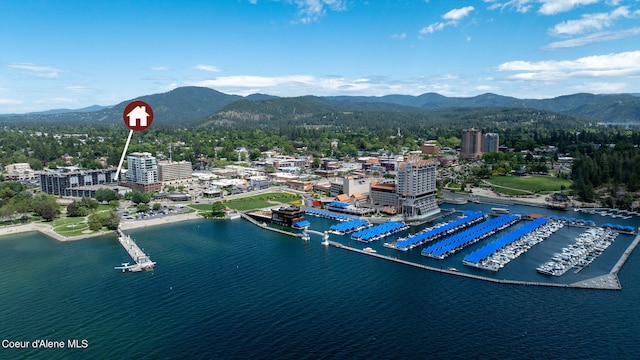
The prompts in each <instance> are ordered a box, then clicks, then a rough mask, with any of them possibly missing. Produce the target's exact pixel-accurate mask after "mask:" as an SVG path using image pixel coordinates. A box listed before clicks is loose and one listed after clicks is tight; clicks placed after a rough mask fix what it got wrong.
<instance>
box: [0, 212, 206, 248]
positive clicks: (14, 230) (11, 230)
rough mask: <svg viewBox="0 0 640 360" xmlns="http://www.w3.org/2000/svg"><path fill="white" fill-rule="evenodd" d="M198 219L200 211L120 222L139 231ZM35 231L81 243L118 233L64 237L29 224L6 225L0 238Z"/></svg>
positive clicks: (48, 228) (43, 226)
mask: <svg viewBox="0 0 640 360" xmlns="http://www.w3.org/2000/svg"><path fill="white" fill-rule="evenodd" d="M197 219H202V217H201V216H200V215H199V212H198V211H195V212H190V213H187V214H178V215H171V216H165V217H162V218H157V219H149V220H136V221H127V222H120V229H122V230H132V229H139V228H145V227H150V226H157V225H163V224H171V223H176V222H181V221H188V220H197ZM34 231H37V232H39V233H41V234H42V235H45V236H47V237H49V238H52V239H54V240H57V241H59V242H69V241H79V240H85V239H90V238H94V237H100V236H104V235H110V234H115V233H116V232H115V231H114V230H108V231H100V232H96V233H91V234H85V235H78V236H63V235H60V234H58V233H57V232H55V231H54V230H53V227H52V226H51V225H50V224H46V223H28V224H22V225H6V226H3V227H0V237H2V236H5V235H18V234H24V233H29V232H34Z"/></svg>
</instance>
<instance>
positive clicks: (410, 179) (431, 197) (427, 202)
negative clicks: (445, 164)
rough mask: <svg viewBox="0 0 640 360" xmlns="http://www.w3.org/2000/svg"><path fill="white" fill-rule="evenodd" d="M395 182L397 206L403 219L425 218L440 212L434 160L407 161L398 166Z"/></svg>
mask: <svg viewBox="0 0 640 360" xmlns="http://www.w3.org/2000/svg"><path fill="white" fill-rule="evenodd" d="M396 182H397V185H396V192H397V194H398V206H399V209H400V210H401V211H400V212H401V213H402V214H403V215H404V217H405V218H407V219H415V218H425V217H428V216H430V215H433V214H437V213H439V212H440V208H439V207H438V202H437V200H436V163H435V161H434V160H409V161H407V162H405V163H402V164H400V167H399V168H398V175H397V178H396Z"/></svg>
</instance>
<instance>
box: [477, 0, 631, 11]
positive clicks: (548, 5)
mask: <svg viewBox="0 0 640 360" xmlns="http://www.w3.org/2000/svg"><path fill="white" fill-rule="evenodd" d="M600 1H601V0H509V1H499V0H484V2H485V3H487V4H490V5H489V10H495V9H500V10H504V9H507V8H513V9H515V10H516V11H517V12H519V13H523V14H525V13H528V12H529V11H530V10H531V9H532V8H534V6H537V4H541V5H540V8H539V9H538V12H539V13H540V14H543V15H555V14H559V13H563V12H567V11H570V10H572V9H573V8H576V7H579V6H585V5H591V4H596V3H599V2H600ZM608 3H609V4H610V5H612V6H616V5H617V4H618V3H619V1H617V0H611V1H608Z"/></svg>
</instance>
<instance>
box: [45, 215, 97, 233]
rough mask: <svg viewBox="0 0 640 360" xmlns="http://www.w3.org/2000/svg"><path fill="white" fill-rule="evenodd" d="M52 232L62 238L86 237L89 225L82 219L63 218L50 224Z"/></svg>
mask: <svg viewBox="0 0 640 360" xmlns="http://www.w3.org/2000/svg"><path fill="white" fill-rule="evenodd" d="M51 225H52V227H53V231H55V232H56V233H58V234H60V235H62V236H67V237H71V236H80V235H86V234H87V231H88V230H89V225H88V224H87V222H86V218H84V217H64V218H60V219H56V220H54V221H53V222H52V224H51Z"/></svg>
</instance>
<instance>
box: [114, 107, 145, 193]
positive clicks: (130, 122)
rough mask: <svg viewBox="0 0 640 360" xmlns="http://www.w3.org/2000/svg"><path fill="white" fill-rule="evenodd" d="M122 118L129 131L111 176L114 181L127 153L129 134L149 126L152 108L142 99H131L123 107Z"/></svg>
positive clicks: (118, 174)
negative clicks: (113, 173) (116, 167)
mask: <svg viewBox="0 0 640 360" xmlns="http://www.w3.org/2000/svg"><path fill="white" fill-rule="evenodd" d="M122 120H124V124H125V125H126V126H127V127H128V128H129V129H130V130H131V131H129V136H128V137H127V142H126V143H125V144H124V150H122V156H121V157H120V163H119V164H118V170H117V171H116V173H115V175H114V177H113V180H114V181H119V180H120V171H121V170H122V163H123V162H124V157H125V155H126V154H127V149H128V148H129V143H130V142H131V135H133V132H134V131H144V130H146V129H148V128H149V126H151V123H152V122H153V109H152V108H151V106H149V104H147V103H146V102H144V101H140V100H136V101H132V102H130V103H129V104H128V105H127V106H126V107H125V108H124V111H123V112H122Z"/></svg>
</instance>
